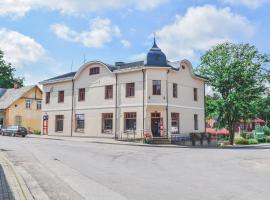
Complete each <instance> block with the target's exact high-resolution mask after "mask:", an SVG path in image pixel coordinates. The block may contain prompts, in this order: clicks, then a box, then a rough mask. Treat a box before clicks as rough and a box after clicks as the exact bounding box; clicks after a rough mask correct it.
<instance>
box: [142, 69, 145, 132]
mask: <svg viewBox="0 0 270 200" xmlns="http://www.w3.org/2000/svg"><path fill="white" fill-rule="evenodd" d="M142 73H143V102H142V103H143V129H142V131H143V133H142V134H144V126H145V124H144V123H145V119H144V117H145V116H144V115H145V113H144V108H145V71H144V69H143V70H142Z"/></svg>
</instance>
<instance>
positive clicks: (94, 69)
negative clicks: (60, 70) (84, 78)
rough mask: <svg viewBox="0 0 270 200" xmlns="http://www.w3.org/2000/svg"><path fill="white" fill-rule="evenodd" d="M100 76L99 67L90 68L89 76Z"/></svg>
mask: <svg viewBox="0 0 270 200" xmlns="http://www.w3.org/2000/svg"><path fill="white" fill-rule="evenodd" d="M94 74H99V67H93V68H90V71H89V75H94Z"/></svg>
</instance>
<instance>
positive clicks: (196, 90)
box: [193, 88, 198, 101]
mask: <svg viewBox="0 0 270 200" xmlns="http://www.w3.org/2000/svg"><path fill="white" fill-rule="evenodd" d="M193 93H194V101H198V88H194V89H193Z"/></svg>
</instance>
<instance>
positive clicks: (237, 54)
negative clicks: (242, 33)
mask: <svg viewBox="0 0 270 200" xmlns="http://www.w3.org/2000/svg"><path fill="white" fill-rule="evenodd" d="M269 62H270V60H269V56H268V55H266V54H260V53H259V52H258V50H257V49H256V48H255V46H252V45H249V44H232V43H223V44H219V45H217V46H215V47H213V48H212V49H210V50H209V51H207V52H206V53H205V54H204V55H203V56H202V57H201V64H200V65H199V68H198V71H199V72H200V74H201V75H203V76H204V77H206V78H207V84H208V85H209V86H211V87H212V89H213V92H214V94H216V95H218V96H219V97H220V98H219V99H218V100H217V101H216V103H215V105H216V113H217V114H218V123H219V124H220V126H224V127H227V128H228V130H229V132H230V144H233V141H234V133H235V125H236V123H237V122H240V120H241V119H247V118H251V117H253V116H255V115H256V113H257V112H258V107H259V106H258V105H259V104H258V102H259V101H260V100H261V98H262V96H263V95H264V94H265V93H266V90H267V88H266V83H267V78H269V71H268V70H267V65H268V64H269Z"/></svg>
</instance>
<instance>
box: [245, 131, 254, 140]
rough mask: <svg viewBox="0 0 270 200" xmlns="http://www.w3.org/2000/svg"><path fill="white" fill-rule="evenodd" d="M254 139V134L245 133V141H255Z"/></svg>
mask: <svg viewBox="0 0 270 200" xmlns="http://www.w3.org/2000/svg"><path fill="white" fill-rule="evenodd" d="M255 138H256V136H255V133H252V132H251V133H247V135H246V139H255Z"/></svg>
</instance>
